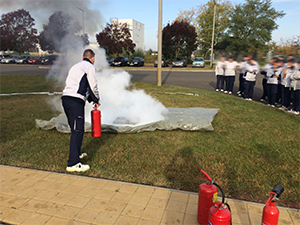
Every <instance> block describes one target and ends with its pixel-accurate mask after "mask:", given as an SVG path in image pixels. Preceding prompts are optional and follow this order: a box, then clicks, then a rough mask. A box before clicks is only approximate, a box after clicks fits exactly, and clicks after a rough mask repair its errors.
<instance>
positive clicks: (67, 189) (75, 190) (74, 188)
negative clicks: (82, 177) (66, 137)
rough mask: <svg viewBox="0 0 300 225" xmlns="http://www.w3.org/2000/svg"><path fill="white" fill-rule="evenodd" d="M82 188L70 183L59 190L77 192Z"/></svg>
mask: <svg viewBox="0 0 300 225" xmlns="http://www.w3.org/2000/svg"><path fill="white" fill-rule="evenodd" d="M83 188H84V186H79V185H74V184H70V185H68V186H67V187H66V188H65V189H63V190H61V192H64V193H72V194H78V193H79V192H80V191H81V190H82V189H83Z"/></svg>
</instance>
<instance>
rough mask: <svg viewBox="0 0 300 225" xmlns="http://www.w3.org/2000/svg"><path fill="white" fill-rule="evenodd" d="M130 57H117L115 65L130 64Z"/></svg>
mask: <svg viewBox="0 0 300 225" xmlns="http://www.w3.org/2000/svg"><path fill="white" fill-rule="evenodd" d="M128 62H129V60H128V58H127V57H121V56H119V57H117V58H115V60H114V63H113V66H127V65H128Z"/></svg>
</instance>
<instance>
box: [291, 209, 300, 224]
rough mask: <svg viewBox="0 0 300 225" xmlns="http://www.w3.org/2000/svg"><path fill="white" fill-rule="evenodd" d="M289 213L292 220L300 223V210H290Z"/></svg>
mask: <svg viewBox="0 0 300 225" xmlns="http://www.w3.org/2000/svg"><path fill="white" fill-rule="evenodd" d="M289 214H290V217H291V219H292V221H293V223H294V224H295V225H296V224H300V212H299V210H298V211H291V210H289Z"/></svg>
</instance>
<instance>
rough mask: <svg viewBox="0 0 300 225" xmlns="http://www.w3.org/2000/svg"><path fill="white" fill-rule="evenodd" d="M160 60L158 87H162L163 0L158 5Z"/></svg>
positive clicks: (158, 63) (158, 62)
mask: <svg viewBox="0 0 300 225" xmlns="http://www.w3.org/2000/svg"><path fill="white" fill-rule="evenodd" d="M157 52H158V58H157V86H161V61H162V0H159V5H158V47H157Z"/></svg>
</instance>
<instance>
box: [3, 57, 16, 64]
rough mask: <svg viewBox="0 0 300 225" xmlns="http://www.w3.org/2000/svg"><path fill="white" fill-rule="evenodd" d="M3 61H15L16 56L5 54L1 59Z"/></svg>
mask: <svg viewBox="0 0 300 225" xmlns="http://www.w3.org/2000/svg"><path fill="white" fill-rule="evenodd" d="M1 63H6V64H8V63H15V58H14V57H13V56H11V55H4V56H3V58H2V59H1Z"/></svg>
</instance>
